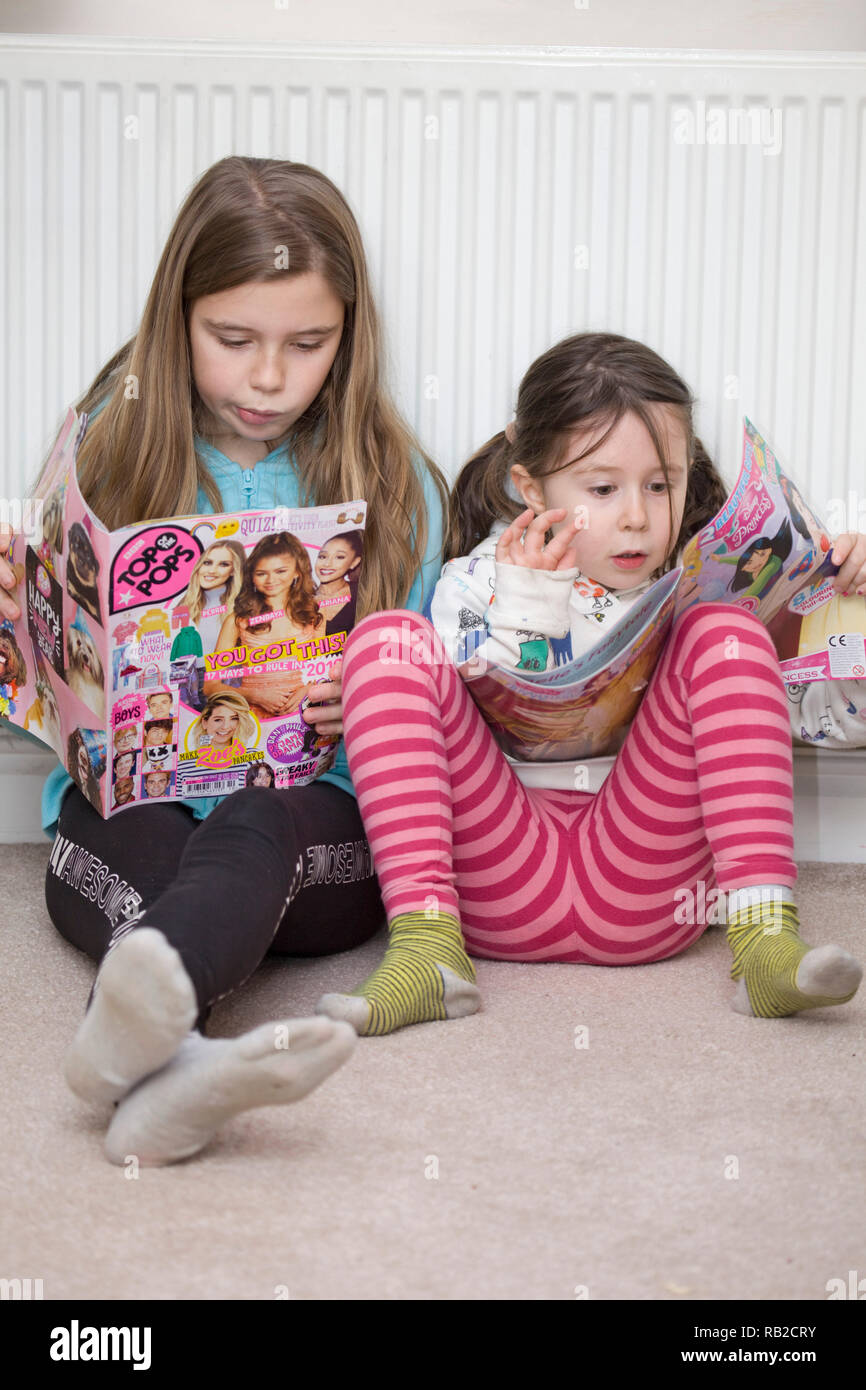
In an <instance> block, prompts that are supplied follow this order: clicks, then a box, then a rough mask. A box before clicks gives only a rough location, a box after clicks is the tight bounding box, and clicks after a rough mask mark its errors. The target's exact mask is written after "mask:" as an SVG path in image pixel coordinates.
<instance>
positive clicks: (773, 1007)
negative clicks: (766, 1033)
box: [728, 902, 863, 1018]
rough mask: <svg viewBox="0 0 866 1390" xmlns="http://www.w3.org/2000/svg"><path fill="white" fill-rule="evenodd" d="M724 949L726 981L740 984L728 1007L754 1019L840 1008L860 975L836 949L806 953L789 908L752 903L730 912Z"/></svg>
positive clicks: (850, 959)
mask: <svg viewBox="0 0 866 1390" xmlns="http://www.w3.org/2000/svg"><path fill="white" fill-rule="evenodd" d="M728 945H729V946H730V948H731V950H732V951H733V953H734V963H733V965H732V966H731V979H732V980H740V981H741V984H740V988H739V990H738V992H737V995H736V996H735V998H734V1005H733V1006H734V1008H735V1009H736V1010H737V1011H738V1012H739V1013H747V1014H754V1015H755V1017H757V1018H784V1017H785V1016H786V1015H788V1014H795V1013H799V1012H800V1011H801V1010H802V1009H822V1008H826V1007H827V1006H828V1005H830V1004H845V1003H847V1001H848V1000H849V999H852V998H853V997H854V995H855V994H856V993H857V986H858V985H859V983H860V978H861V976H862V974H863V972H862V970H861V968H860V966H859V964H858V963H857V961H856V960H855V959H854V957H853V956H852V955H849V953H848V952H847V951H843V950H842V948H841V946H832V945H828V946H816V947H811V946H807V945H806V943H805V942H804V941H801V939H800V922H799V918H798V916H797V909H796V907H795V906H794V903H793V902H781V903H780V902H776V903H768V902H763V903H755V904H753V905H752V906H749V907H745V908H742V909H741V910H740V911H738V912H733V913H732V914H730V915H729V918H728Z"/></svg>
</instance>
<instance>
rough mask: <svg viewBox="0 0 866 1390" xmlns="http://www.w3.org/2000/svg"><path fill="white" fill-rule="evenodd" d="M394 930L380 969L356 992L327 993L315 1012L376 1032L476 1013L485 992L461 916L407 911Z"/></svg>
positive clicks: (368, 1032) (366, 1033)
mask: <svg viewBox="0 0 866 1390" xmlns="http://www.w3.org/2000/svg"><path fill="white" fill-rule="evenodd" d="M389 931H390V938H391V939H390V943H389V945H388V949H387V951H386V952H385V959H384V960H383V961H382V964H381V965H380V966H379V967H378V969H377V970H374V971H373V974H372V975H370V976H369V978H368V979H366V980H365V981H364V983H363V984H362V985H359V986H358V988H357V989H353V990H352V992H351V994H326V995H324V996H323V997H322V998H321V999H320V1000H319V1002H318V1004H317V1005H316V1013H319V1014H327V1015H328V1016H329V1017H330V1018H337V1019H345V1020H346V1021H347V1022H348V1023H351V1025H352V1027H353V1028H354V1029H355V1032H356V1033H360V1035H361V1036H362V1037H371V1036H372V1035H374V1034H375V1035H378V1034H381V1033H393V1032H394V1031H395V1029H397V1028H405V1027H406V1026H407V1024H410V1023H431V1022H433V1021H434V1020H436V1019H445V1018H465V1017H466V1016H467V1015H468V1014H474V1013H475V1012H476V1010H477V1009H478V1008H479V1006H480V1004H481V995H480V993H479V991H478V988H477V986H476V984H475V967H474V966H473V964H472V962H471V960H470V959H469V957H468V956H467V954H466V952H465V950H464V948H463V936H462V933H461V931H460V923H459V922H458V921H457V918H456V917H452V916H450V915H449V914H446V913H441V914H437V915H436V916H435V917H427V916H426V915H425V914H424V913H423V912H407V913H404V914H403V915H402V916H400V917H395V918H394V921H393V922H391V923H390V927H389Z"/></svg>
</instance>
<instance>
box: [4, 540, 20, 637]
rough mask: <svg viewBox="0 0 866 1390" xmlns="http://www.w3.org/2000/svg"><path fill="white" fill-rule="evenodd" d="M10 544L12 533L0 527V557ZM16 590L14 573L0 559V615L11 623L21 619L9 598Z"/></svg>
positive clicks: (11, 599)
mask: <svg viewBox="0 0 866 1390" xmlns="http://www.w3.org/2000/svg"><path fill="white" fill-rule="evenodd" d="M11 544H12V531H11V530H10V528H9V527H8V526H0V556H5V554H6V552H7V550H8V549H9V547H10V545H11ZM17 588H18V580H17V578H16V575H15V571H14V570H13V569H12V566H11V565H10V564H7V562H6V560H5V559H0V613H2V614H3V617H4V618H11V619H12V620H13V622H15V621H17V619H18V618H20V617H21V609H20V608H19V607H18V604H17V603H16V602H15V600H14V599H13V598H12V597H11V593H12V592H13V591H14V590H15V589H17Z"/></svg>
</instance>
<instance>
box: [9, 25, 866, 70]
mask: <svg viewBox="0 0 866 1390" xmlns="http://www.w3.org/2000/svg"><path fill="white" fill-rule="evenodd" d="M70 51H75V52H79V53H93V54H109V55H112V56H116V57H139V56H152V55H159V56H162V57H198V58H207V57H214V58H225V57H235V58H241V57H243V58H261V59H263V60H270V61H271V62H283V61H285V59H286V58H287V57H296V58H308V59H318V60H321V61H323V62H335V61H345V60H347V59H353V58H354V59H359V60H361V59H366V60H368V61H369V60H371V59H379V60H382V61H386V62H388V61H391V62H424V63H428V62H441V63H454V62H471V63H502V64H507V65H515V64H516V65H521V64H530V65H532V64H540V65H543V66H546V67H615V68H622V67H634V66H635V65H636V64H637V65H646V64H649V65H652V66H666V67H678V68H689V67H701V68H723V67H745V68H766V67H771V68H780V69H784V68H795V69H796V68H804V67H808V68H833V69H845V68H851V69H855V70H857V69H861V68H863V67H866V52H863V51H854V52H851V53H843V52H839V51H838V50H837V51H824V50H812V49H791V50H788V49H762V50H755V49H739V48H734V49H723V48H579V47H576V46H568V45H556V44H547V45H502V46H495V45H492V44H491V45H487V44H469V45H462V46H457V45H455V46H453V47H452V46H445V45H441V44H367V43H332V44H321V43H293V42H291V41H287V40H275V41H270V40H267V41H266V40H261V41H258V40H254V41H250V40H235V39H169V38H166V39H153V38H138V37H130V38H125V37H119V36H118V35H114V34H112V35H99V34H8V33H6V34H0V52H6V53H16V52H17V53H69V52H70Z"/></svg>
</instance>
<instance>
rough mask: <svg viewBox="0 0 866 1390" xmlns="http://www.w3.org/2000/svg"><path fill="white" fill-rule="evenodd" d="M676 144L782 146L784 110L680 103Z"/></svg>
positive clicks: (767, 150) (768, 150)
mask: <svg viewBox="0 0 866 1390" xmlns="http://www.w3.org/2000/svg"><path fill="white" fill-rule="evenodd" d="M673 137H674V143H675V144H677V145H761V146H762V147H763V149H762V153H763V154H765V155H767V154H770V155H775V154H778V153H779V151H780V150H781V148H782V110H781V107H779V106H750V107H744V106H709V107H708V106H707V103H706V102H705V101H704V100H703V99H700V100H698V101H696V102H695V106H694V110H693V109H692V108H691V107H690V106H678V107H677V108H676V110H675V111H674V113H673Z"/></svg>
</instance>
